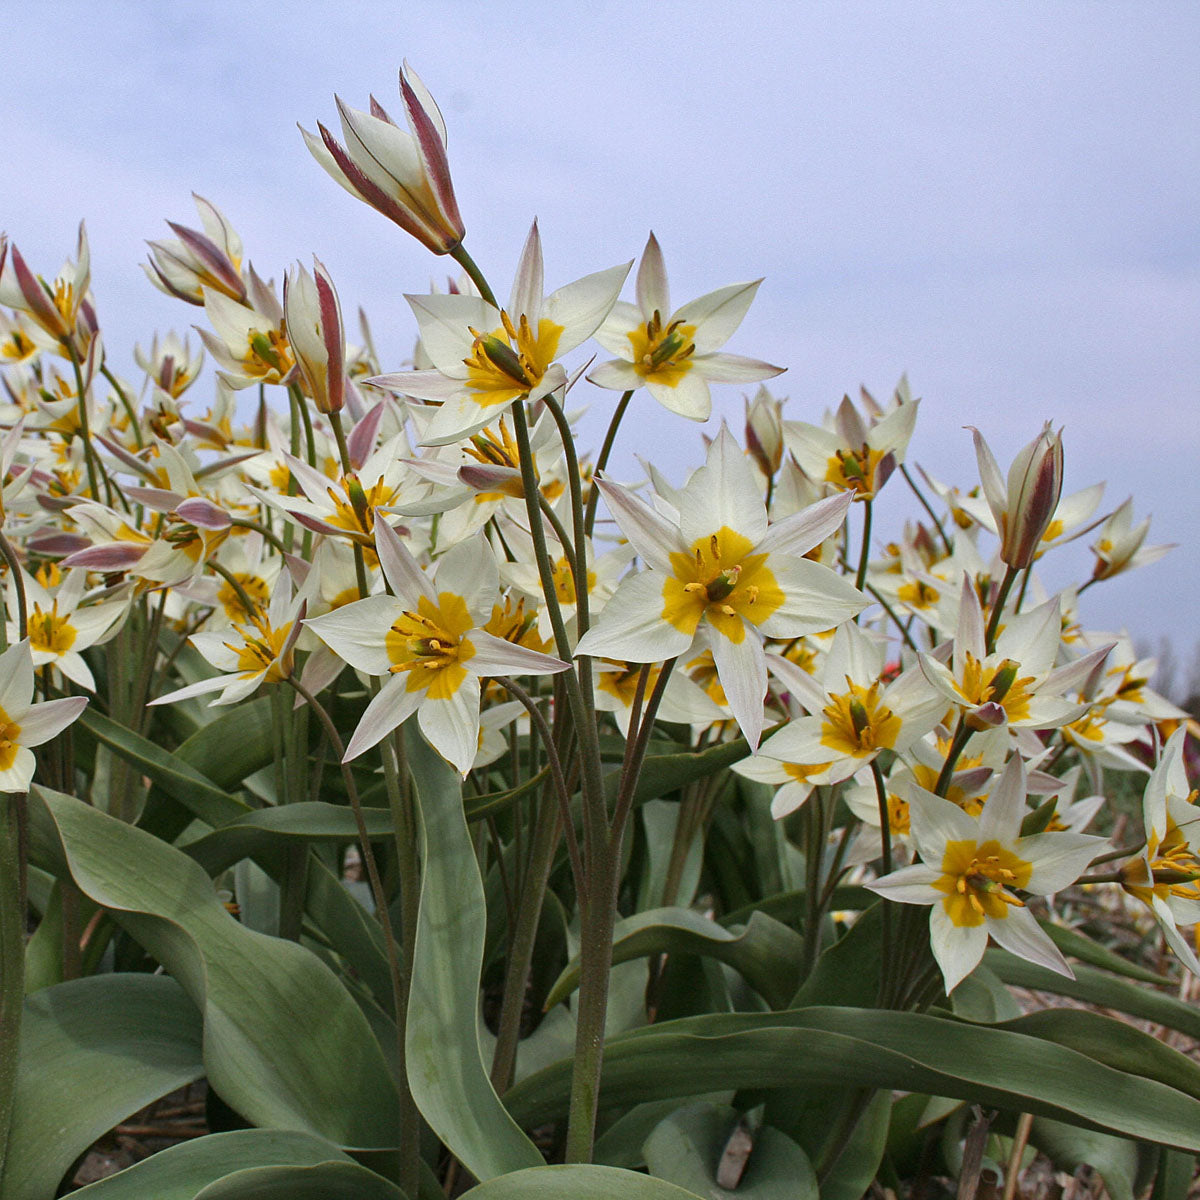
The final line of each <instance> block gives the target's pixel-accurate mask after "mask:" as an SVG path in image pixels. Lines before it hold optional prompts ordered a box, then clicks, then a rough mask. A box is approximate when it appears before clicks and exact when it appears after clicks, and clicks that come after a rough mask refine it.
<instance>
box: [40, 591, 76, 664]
mask: <svg viewBox="0 0 1200 1200" xmlns="http://www.w3.org/2000/svg"><path fill="white" fill-rule="evenodd" d="M76 637H78V634H77V633H76V631H75V629H74V628H72V626H71V619H70V616H69V614H68V615H65V616H61V617H60V616H59V615H58V601H57V600H55V601H54V603H53V604H52V605H51V606H50V611H49V612H46V611H45V610H44V609H43V608H42V606H41V605H40V604H35V605H34V606H33V612H32V613H30V614H29V644H30V646H31V647H32V648H33V649H34V650H42V651H44V652H45V653H47V654H54V655H59V654H66V652H67V651H68V650H70V649H71V647H72V646H73V645H74V644H75V639H76Z"/></svg>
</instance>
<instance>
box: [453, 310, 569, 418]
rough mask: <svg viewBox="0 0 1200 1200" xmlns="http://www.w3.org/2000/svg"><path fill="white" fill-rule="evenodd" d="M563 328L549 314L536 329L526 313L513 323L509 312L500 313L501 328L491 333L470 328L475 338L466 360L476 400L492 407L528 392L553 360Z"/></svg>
mask: <svg viewBox="0 0 1200 1200" xmlns="http://www.w3.org/2000/svg"><path fill="white" fill-rule="evenodd" d="M562 332H563V327H562V326H561V325H557V324H555V323H554V322H553V321H551V320H548V319H547V318H546V317H542V318H541V319H540V320H539V321H538V327H537V331H536V332H535V331H534V330H533V328H532V327H531V325H530V324H529V318H528V317H526V316H525V315H524V314H522V315H521V318H520V323H519V325H516V326H514V325H513V322H512V318H511V317H510V316H509V315H508V313H506V312H501V314H500V328H499V329H495V330H493V331H492V332H491V333H480V332H479V331H478V330H477V329H471V336H472V337H473V338H474V339H475V340H474V341H473V342H472V343H471V352H470V354H469V355H468V356H467V357H466V358H465V359H463V362H464V364H465V365H466V368H467V386H468V387H470V389H471V390H472V392H473V393H474V399H475V401H476V402H477V403H478V404H481V405H483V406H484V407H491V406H493V405H500V404H510V403H511V402H512V401H513V400H516V399H518V398H519V397H521V396H527V395H528V394H529V393H530V391H532V390H533V389H534V388H535V387H537V386H538V384H540V383H541V381H542V377H543V376H544V375H545V374H546V372H547V370H549V368H550V365H551V364H552V363H553V362H554V359H555V357H556V355H557V353H558V342H559V338H560V337H561V336H562Z"/></svg>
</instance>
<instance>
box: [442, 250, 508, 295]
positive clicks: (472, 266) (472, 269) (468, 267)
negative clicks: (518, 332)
mask: <svg viewBox="0 0 1200 1200" xmlns="http://www.w3.org/2000/svg"><path fill="white" fill-rule="evenodd" d="M450 257H451V258H452V259H454V261H455V262H456V263H458V265H459V266H460V267H462V269H463V270H464V271H466V273H467V274H468V275H469V276H470V277H471V282H472V283H473V284H474V285H475V286H476V287H477V288H478V289H479V294H480V295H481V296H482V297H483V298H484V300H486V301H487V302H488V303H489V304H490V305H491V306H492V307H493V308H499V307H500V305H499V304H497V303H496V296H495V293H493V291H492V289H491V288H490V287H489V286H488V281H487V280H486V279H485V278H484V277H483V272H482V271H481V270H480V269H479V267H478V266H477V265H476V263H475V260H474V259H473V258H472V257H471V256H470V255H469V254H468V253H467V248H466V247H465V246H464V245H463V244H462V242H459V243H458V245H457V246H455V247H454V249H453V250H451V251H450Z"/></svg>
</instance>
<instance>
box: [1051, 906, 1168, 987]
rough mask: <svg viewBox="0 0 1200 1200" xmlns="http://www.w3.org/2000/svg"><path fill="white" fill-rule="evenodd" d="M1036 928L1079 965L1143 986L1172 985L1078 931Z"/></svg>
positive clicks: (1052, 923)
mask: <svg viewBox="0 0 1200 1200" xmlns="http://www.w3.org/2000/svg"><path fill="white" fill-rule="evenodd" d="M1038 924H1039V925H1040V926H1041V927H1042V929H1043V930H1044V931H1045V932H1046V934H1047V935H1048V936H1049V938H1050V940H1051V941H1052V942H1053V943H1054V944H1055V945H1056V946H1057V947H1058V948H1059V949H1060V950H1061V951H1062V952H1063V953H1064V954H1068V955H1070V956H1071V957H1072V958H1077V959H1079V961H1080V962H1084V963H1088V964H1089V965H1090V966H1093V967H1103V968H1104V969H1105V970H1106V971H1112V972H1114V974H1117V975H1124V976H1125V977H1126V978H1127V979H1140V980H1141V981H1142V982H1143V983H1153V984H1157V985H1158V986H1159V987H1171V986H1172V982H1171V980H1170V979H1167V978H1166V977H1165V976H1163V975H1156V974H1155V973H1154V972H1153V971H1147V970H1146V968H1145V967H1139V966H1138V965H1137V964H1136V963H1131V962H1127V961H1126V960H1125V959H1123V958H1122V957H1121V956H1120V955H1119V954H1114V953H1113V952H1112V951H1111V950H1109V949H1108V948H1107V947H1106V946H1101V945H1100V943H1099V942H1095V941H1093V940H1092V939H1091V938H1090V937H1088V936H1087V935H1086V934H1082V933H1080V932H1079V930H1078V929H1071V928H1070V927H1069V926H1066V925H1059V924H1056V923H1055V922H1054V921H1039V922H1038Z"/></svg>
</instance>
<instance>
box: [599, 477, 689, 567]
mask: <svg viewBox="0 0 1200 1200" xmlns="http://www.w3.org/2000/svg"><path fill="white" fill-rule="evenodd" d="M596 486H597V487H599V489H600V494H601V495H602V496H603V497H604V502H605V504H607V505H608V511H609V512H610V513H612V517H613V520H614V521H616V523H617V526H618V528H619V529H620V530H621V532H622V533H623V534H624V535H625V537H626V539H627V540H628V541H629V544H630V545H631V546H632V547H633V548H634V549H635V550H636V551H637V552H638V556H639V557H640V558H641V560H642V561H643V562H644V563H645V564H646V565H647V566H648V567H653V568H654V569H655V570H656V571H664V572H666V573H668V574H673V573H674V570H673V568H672V566H671V555H672V554H686V553H687V543H686V542H685V541H684V540H683V538H682V537H681V536H680V533H679V530H678V529H677V528H676V527H675V526H674V525H672V524H671V522H670V521H668V520H667V519H666V518H665V517H662V516H660V515H659V514H658V513H657V512H655V511H654V509H652V508H651V507H650V506H649V505H648V504H647V503H646V502H645V501H644V500H642V499H640V498H639V497H638V496H636V495H635V494H634V493H633V492H631V491H630V490H629V489H628V488H626V487H622V486H621V485H620V484H618V483H609V482H608V480H606V479H598V480H597V481H596Z"/></svg>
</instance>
